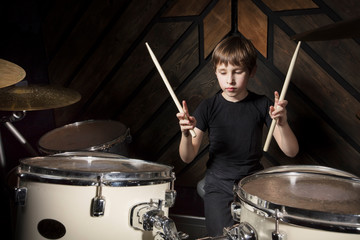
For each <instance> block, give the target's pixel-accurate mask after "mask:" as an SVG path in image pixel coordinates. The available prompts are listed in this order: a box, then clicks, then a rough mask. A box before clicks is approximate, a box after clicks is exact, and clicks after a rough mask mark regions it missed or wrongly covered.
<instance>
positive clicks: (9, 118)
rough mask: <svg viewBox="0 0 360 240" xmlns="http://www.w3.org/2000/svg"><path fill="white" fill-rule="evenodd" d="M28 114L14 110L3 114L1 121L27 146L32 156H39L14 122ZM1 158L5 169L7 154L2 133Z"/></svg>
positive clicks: (0, 142) (0, 140)
mask: <svg viewBox="0 0 360 240" xmlns="http://www.w3.org/2000/svg"><path fill="white" fill-rule="evenodd" d="M25 116H26V112H25V111H14V112H13V113H12V115H10V116H3V117H1V119H0V123H3V124H4V126H5V127H6V128H7V129H8V130H9V131H10V132H11V133H12V134H13V135H14V137H15V138H16V139H17V140H18V141H19V142H20V143H21V144H22V145H23V146H24V147H25V149H26V150H27V151H28V153H29V154H30V155H31V156H38V153H37V152H36V151H35V149H34V148H33V147H32V146H31V145H30V144H29V143H28V141H27V140H26V139H25V138H24V136H23V135H22V134H21V133H20V132H19V131H18V130H17V129H16V128H15V126H14V125H13V124H12V123H13V122H18V121H20V120H22V119H24V118H25ZM0 160H1V167H2V168H3V169H4V168H5V166H6V163H5V154H4V149H3V145H2V139H1V135H0Z"/></svg>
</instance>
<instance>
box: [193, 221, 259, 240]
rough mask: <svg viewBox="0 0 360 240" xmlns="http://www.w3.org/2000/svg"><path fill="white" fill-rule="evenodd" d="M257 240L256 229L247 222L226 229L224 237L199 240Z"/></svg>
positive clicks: (201, 239)
mask: <svg viewBox="0 0 360 240" xmlns="http://www.w3.org/2000/svg"><path fill="white" fill-rule="evenodd" d="M215 239H217V240H257V239H258V237H257V233H256V231H255V229H254V228H253V227H252V226H251V225H250V224H249V223H247V222H242V223H239V224H235V225H233V226H231V227H227V228H224V232H223V236H218V237H205V238H200V239H197V240H215Z"/></svg>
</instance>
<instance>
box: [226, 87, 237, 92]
mask: <svg viewBox="0 0 360 240" xmlns="http://www.w3.org/2000/svg"><path fill="white" fill-rule="evenodd" d="M235 89H236V88H226V91H228V92H233V91H235Z"/></svg>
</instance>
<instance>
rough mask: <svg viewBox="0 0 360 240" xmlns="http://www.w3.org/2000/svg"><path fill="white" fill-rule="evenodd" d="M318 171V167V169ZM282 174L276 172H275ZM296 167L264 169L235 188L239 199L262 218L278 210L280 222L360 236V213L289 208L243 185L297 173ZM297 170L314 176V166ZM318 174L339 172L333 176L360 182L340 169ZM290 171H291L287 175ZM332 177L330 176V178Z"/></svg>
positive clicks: (322, 171) (304, 166)
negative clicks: (266, 176) (273, 176)
mask: <svg viewBox="0 0 360 240" xmlns="http://www.w3.org/2000/svg"><path fill="white" fill-rule="evenodd" d="M316 168H318V166H316ZM277 169H278V170H280V171H276V170H277ZM295 169H296V166H294V165H288V166H287V165H285V166H281V167H272V168H269V169H268V170H267V169H265V170H263V171H260V172H258V173H256V174H253V175H250V176H247V177H245V178H243V179H242V180H241V181H240V182H239V184H238V186H237V189H236V193H237V196H238V197H239V199H240V200H241V203H242V204H243V205H244V206H245V207H247V209H248V210H250V211H252V212H254V213H256V214H260V215H263V216H265V217H275V212H276V210H278V212H279V213H278V217H279V218H280V220H281V221H283V222H286V223H289V224H294V225H298V226H306V227H310V228H317V229H323V230H328V231H334V232H346V233H357V234H360V214H359V215H356V214H353V215H352V214H341V213H327V212H323V211H316V210H308V209H302V208H296V207H290V206H285V205H280V204H276V203H273V202H271V201H269V200H265V199H262V198H260V197H257V196H255V195H252V194H249V193H247V192H246V191H245V190H244V189H243V188H242V186H243V185H244V184H246V183H248V182H251V180H253V179H254V178H257V177H259V176H261V175H270V174H274V173H276V174H296V173H301V172H295V171H294V170H295ZM298 169H302V172H306V173H313V174H315V173H316V172H315V171H310V172H309V170H314V165H298ZM319 170H320V172H318V174H322V175H329V173H326V172H327V171H331V172H333V173H335V172H336V173H338V174H339V175H331V176H333V177H334V176H335V177H339V178H341V179H347V180H352V181H356V182H360V179H359V178H357V177H356V176H355V175H353V174H350V173H347V172H345V171H341V170H337V169H334V168H329V167H320V168H319ZM286 171H288V172H286ZM329 176H330V175H329Z"/></svg>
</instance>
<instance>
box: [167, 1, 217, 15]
mask: <svg viewBox="0 0 360 240" xmlns="http://www.w3.org/2000/svg"><path fill="white" fill-rule="evenodd" d="M209 3H210V0H197V1H175V2H174V3H173V4H172V5H171V6H170V7H169V9H168V10H167V11H166V12H165V13H164V14H163V17H175V16H193V15H200V13H201V12H202V11H204V9H205V7H206V6H207V5H208V4H209Z"/></svg>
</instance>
